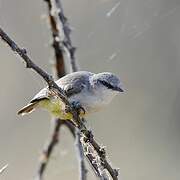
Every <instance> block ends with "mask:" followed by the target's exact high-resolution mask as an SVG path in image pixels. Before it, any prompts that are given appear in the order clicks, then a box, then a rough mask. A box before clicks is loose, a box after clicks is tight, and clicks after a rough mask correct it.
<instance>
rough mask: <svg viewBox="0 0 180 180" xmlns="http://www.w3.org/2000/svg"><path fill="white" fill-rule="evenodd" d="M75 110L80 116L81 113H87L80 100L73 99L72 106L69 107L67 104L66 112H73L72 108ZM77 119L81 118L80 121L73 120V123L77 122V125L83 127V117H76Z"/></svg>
mask: <svg viewBox="0 0 180 180" xmlns="http://www.w3.org/2000/svg"><path fill="white" fill-rule="evenodd" d="M71 108H72V109H73V110H74V111H76V113H77V116H79V115H81V113H83V114H85V112H86V111H85V109H84V108H83V107H82V106H81V104H80V102H78V101H73V102H72V103H71V107H69V106H66V107H65V111H66V113H69V112H71V110H72V109H71ZM75 119H79V121H78V122H75V121H73V123H74V124H75V126H76V127H79V128H80V127H81V125H82V123H83V122H81V120H80V119H81V118H75Z"/></svg>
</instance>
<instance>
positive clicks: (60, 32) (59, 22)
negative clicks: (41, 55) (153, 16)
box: [37, 0, 87, 180]
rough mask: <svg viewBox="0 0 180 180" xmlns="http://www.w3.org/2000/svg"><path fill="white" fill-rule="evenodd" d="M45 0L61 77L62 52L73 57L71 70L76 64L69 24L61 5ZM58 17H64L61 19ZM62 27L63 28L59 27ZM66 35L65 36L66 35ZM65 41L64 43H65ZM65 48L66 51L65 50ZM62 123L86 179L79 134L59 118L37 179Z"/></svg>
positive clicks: (55, 122)
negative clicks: (59, 9) (75, 150)
mask: <svg viewBox="0 0 180 180" xmlns="http://www.w3.org/2000/svg"><path fill="white" fill-rule="evenodd" d="M44 1H46V3H47V5H48V16H49V23H50V27H51V32H52V38H53V43H52V46H53V48H54V52H55V60H56V66H55V67H56V68H55V70H56V72H55V74H56V77H57V78H61V77H62V76H64V75H65V63H64V59H65V58H64V54H65V53H68V52H69V54H70V56H69V57H70V59H71V58H73V60H72V61H73V62H74V63H71V68H72V70H73V71H77V66H76V63H75V57H74V51H73V49H75V48H73V47H72V43H71V39H70V31H68V29H70V28H69V26H68V24H67V19H66V18H65V16H64V14H63V11H62V6H61V4H57V3H58V1H54V0H44ZM57 6H58V7H59V6H60V7H61V12H60V11H59V12H57V10H58V8H57ZM58 13H61V16H59V14H58ZM60 17H64V18H63V19H62V18H60ZM65 19H66V23H65ZM61 27H63V28H61ZM66 36H67V37H66ZM65 42H66V43H65ZM65 44H70V46H68V47H70V48H66V46H65ZM65 50H66V51H65ZM62 124H64V125H65V126H67V127H68V129H69V130H70V131H71V133H72V134H73V136H74V137H76V139H77V140H76V145H77V150H78V151H79V152H78V159H79V163H80V179H81V180H86V173H87V170H86V168H85V163H84V154H83V149H82V145H81V143H80V140H79V136H78V134H76V133H77V131H75V128H74V126H73V125H72V123H71V122H70V121H63V120H61V119H54V121H53V130H52V135H51V136H50V139H49V141H48V143H47V145H46V146H45V148H44V150H43V152H42V157H43V158H41V160H40V163H39V168H38V172H37V174H38V177H39V178H38V179H39V180H40V179H41V178H42V176H43V173H44V171H45V169H46V166H47V163H48V161H49V158H50V156H51V153H52V152H53V149H54V147H55V145H56V144H57V143H58V137H59V136H58V134H59V131H60V126H61V125H62Z"/></svg>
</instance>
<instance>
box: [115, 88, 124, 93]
mask: <svg viewBox="0 0 180 180" xmlns="http://www.w3.org/2000/svg"><path fill="white" fill-rule="evenodd" d="M113 90H114V91H118V92H124V90H123V89H122V88H120V87H114V88H113Z"/></svg>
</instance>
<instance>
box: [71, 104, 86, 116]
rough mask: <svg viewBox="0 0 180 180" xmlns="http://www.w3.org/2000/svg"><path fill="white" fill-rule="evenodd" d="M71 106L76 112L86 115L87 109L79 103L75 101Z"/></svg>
mask: <svg viewBox="0 0 180 180" xmlns="http://www.w3.org/2000/svg"><path fill="white" fill-rule="evenodd" d="M71 106H72V108H73V109H74V110H76V111H77V112H78V114H82V113H83V114H85V113H86V111H85V109H84V108H83V107H82V106H81V104H80V102H78V101H73V102H72V103H71Z"/></svg>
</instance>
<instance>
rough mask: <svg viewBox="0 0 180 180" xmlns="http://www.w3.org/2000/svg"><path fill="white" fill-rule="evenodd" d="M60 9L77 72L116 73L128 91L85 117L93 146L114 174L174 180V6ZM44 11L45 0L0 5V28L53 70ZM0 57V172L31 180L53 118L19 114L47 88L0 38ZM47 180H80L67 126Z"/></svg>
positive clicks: (126, 179) (177, 42) (179, 65)
mask: <svg viewBox="0 0 180 180" xmlns="http://www.w3.org/2000/svg"><path fill="white" fill-rule="evenodd" d="M62 3H63V6H64V10H65V14H66V16H67V17H68V18H69V22H70V24H71V26H72V29H73V33H72V40H73V44H74V45H75V46H76V47H77V48H78V49H77V53H76V57H77V59H78V63H79V65H80V67H81V69H82V70H88V71H92V72H102V71H110V72H113V73H115V74H117V75H118V76H119V77H120V78H121V80H122V82H123V84H124V86H125V88H126V92H125V93H124V94H122V95H120V96H118V97H117V98H115V99H114V100H113V102H112V104H111V106H109V108H106V109H105V110H103V111H101V112H99V113H96V114H94V115H91V116H89V117H88V122H89V126H90V127H91V128H92V129H93V131H94V134H95V137H96V139H97V140H99V142H101V143H103V145H105V146H106V148H107V152H108V157H109V158H110V160H111V162H112V164H113V166H114V167H119V168H120V179H122V180H132V179H134V180H136V179H137V180H145V179H146V180H152V179H153V180H179V178H180V130H179V129H180V119H179V117H180V1H179V0H171V1H169V0H120V1H119V0H91V1H89V0H76V1H74V0H66V1H65V0H62ZM46 12H47V7H46V4H45V3H44V2H43V0H39V1H37V0H31V1H23V0H13V1H11V0H0V26H1V27H3V28H4V29H5V30H6V32H7V33H9V35H10V36H11V37H12V38H13V39H14V40H15V41H16V42H17V43H18V44H19V45H20V46H22V47H25V48H26V49H27V50H28V52H29V54H30V55H31V57H32V59H33V60H34V62H35V63H37V64H38V65H40V66H41V67H42V68H44V69H45V70H46V71H48V72H49V73H51V72H52V68H53V67H52V63H51V62H52V60H53V51H52V49H51V47H50V42H51V33H50V31H49V27H48V23H47V19H46ZM0 59H1V61H0V82H1V85H0V99H1V101H0V167H2V166H4V165H5V164H9V167H8V169H7V170H6V171H5V172H4V173H3V174H2V175H1V177H0V179H3V180H15V179H16V180H31V179H33V177H34V175H35V172H36V169H37V161H38V158H39V155H40V152H41V150H42V148H43V145H44V143H45V142H46V140H47V137H48V135H49V132H50V117H49V115H48V113H47V112H45V111H41V110H39V111H35V112H33V113H32V114H31V115H28V116H25V117H19V116H17V113H16V112H17V111H18V110H19V109H20V108H21V107H22V106H24V105H25V104H26V103H27V102H28V101H29V100H30V99H31V98H32V97H33V96H34V94H35V93H37V92H38V91H39V90H40V89H41V88H42V87H44V86H45V84H44V82H43V81H42V79H41V78H40V77H39V76H38V75H36V74H35V73H34V72H32V71H31V70H27V69H25V67H24V63H22V60H21V59H20V58H19V57H18V56H16V55H14V53H13V52H12V51H11V50H10V49H9V48H8V47H7V46H6V45H5V44H4V43H3V42H1V41H0ZM87 166H88V165H87ZM88 167H89V166H88ZM88 174H89V179H91V180H93V179H95V177H94V175H93V173H92V172H91V171H90V172H89V173H88ZM45 179H49V180H50V179H51V180H57V179H67V180H69V179H78V169H77V160H76V152H75V150H74V141H73V138H72V136H71V134H70V133H69V131H68V130H67V129H66V128H62V130H61V135H60V144H59V145H58V146H57V147H56V149H55V151H54V153H53V156H52V158H51V160H50V162H49V166H48V169H47V171H46V178H45Z"/></svg>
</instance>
